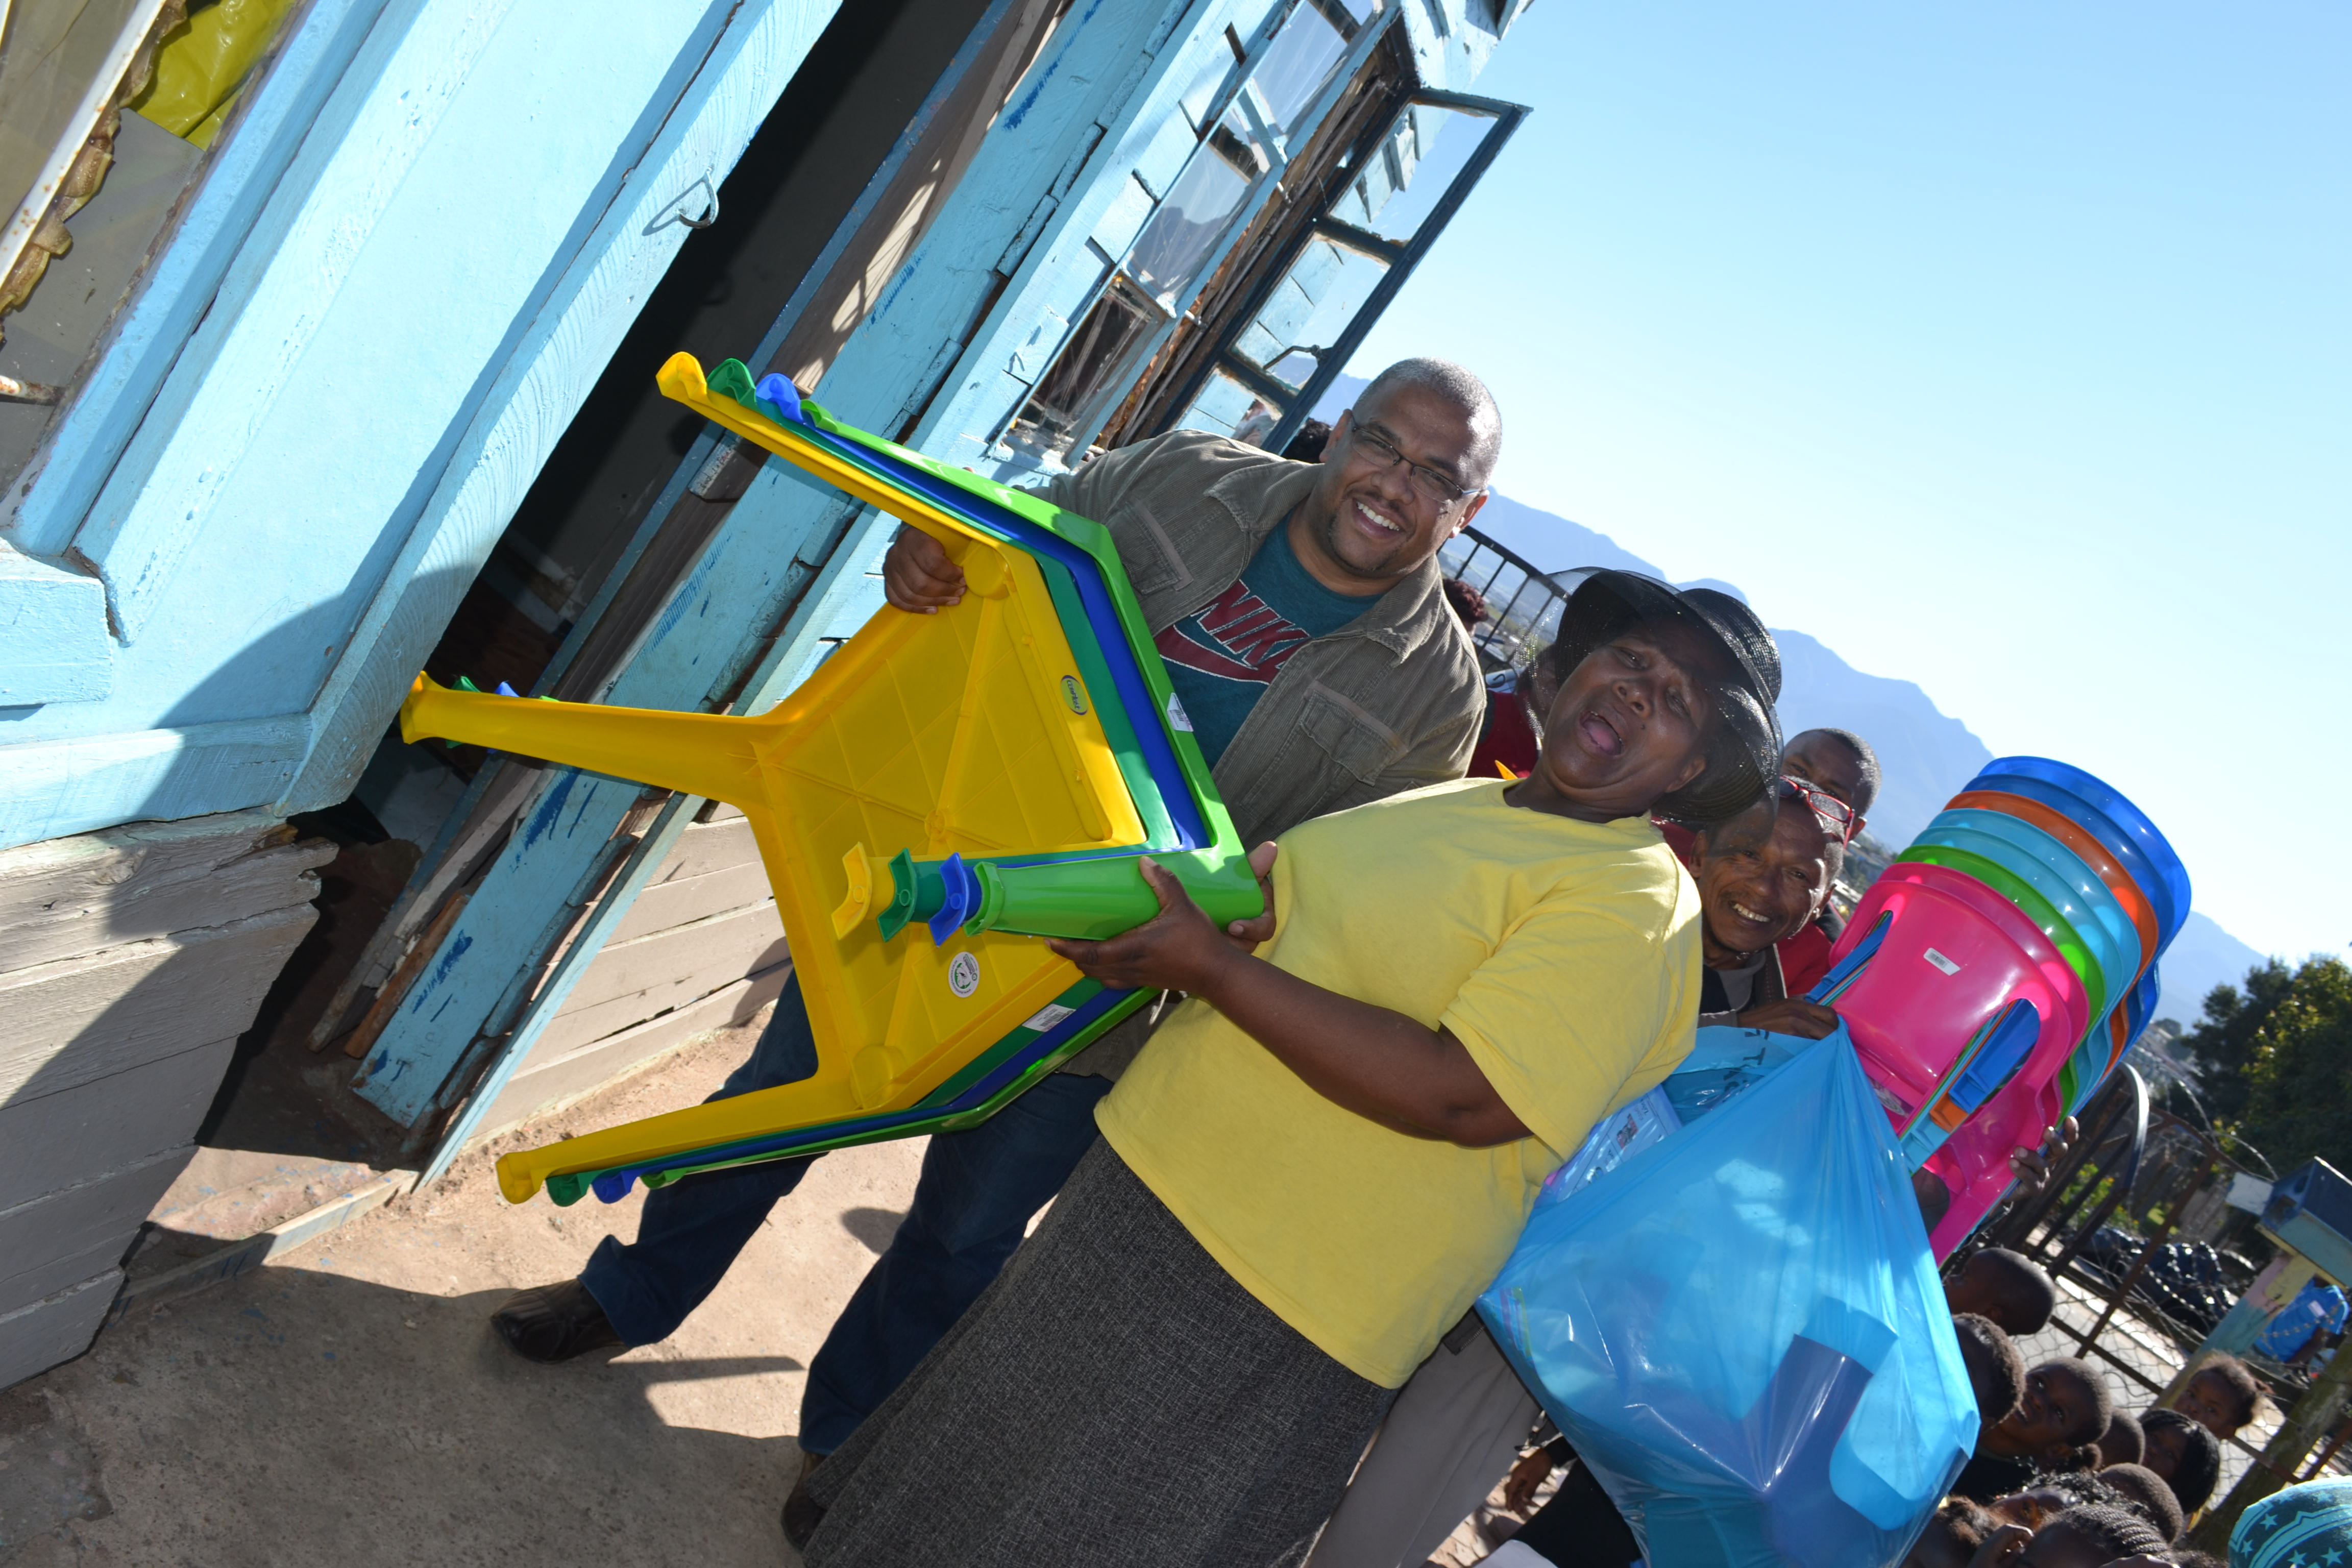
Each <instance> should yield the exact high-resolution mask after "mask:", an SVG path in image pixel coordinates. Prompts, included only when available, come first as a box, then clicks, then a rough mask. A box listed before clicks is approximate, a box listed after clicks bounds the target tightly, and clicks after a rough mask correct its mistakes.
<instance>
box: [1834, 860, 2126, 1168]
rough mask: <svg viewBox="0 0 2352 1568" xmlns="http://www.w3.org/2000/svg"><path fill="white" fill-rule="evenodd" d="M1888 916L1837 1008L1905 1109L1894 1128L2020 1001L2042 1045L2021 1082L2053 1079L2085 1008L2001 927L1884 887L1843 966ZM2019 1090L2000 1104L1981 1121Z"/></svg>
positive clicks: (1932, 897) (1941, 895) (1867, 906)
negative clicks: (2032, 1016) (2037, 1025)
mask: <svg viewBox="0 0 2352 1568" xmlns="http://www.w3.org/2000/svg"><path fill="white" fill-rule="evenodd" d="M1882 913H1888V914H1891V915H1892V916H1893V917H1894V918H1893V923H1892V924H1891V925H1890V926H1889V927H1888V929H1887V931H1886V934H1885V939H1884V940H1883V942H1882V943H1881V945H1880V947H1879V949H1878V952H1877V953H1876V954H1875V956H1874V957H1873V958H1872V959H1871V961H1870V962H1869V963H1868V964H1867V965H1866V966H1864V968H1863V970H1862V971H1861V973H1859V974H1858V975H1856V976H1855V977H1854V979H1853V982H1852V983H1851V984H1849V985H1847V986H1846V988H1845V989H1844V990H1843V992H1842V993H1841V994H1839V995H1838V996H1837V1000H1836V1004H1835V1005H1836V1008H1837V1013H1838V1016H1840V1017H1841V1018H1843V1019H1844V1020H1845V1022H1846V1026H1847V1029H1848V1032H1849V1033H1850V1034H1851V1035H1852V1036H1853V1043H1854V1049H1855V1052H1856V1054H1857V1055H1858V1056H1860V1057H1861V1058H1862V1064H1863V1068H1864V1070H1865V1071H1866V1072H1868V1073H1869V1075H1870V1077H1871V1079H1872V1081H1873V1082H1874V1083H1875V1084H1876V1085H1877V1086H1878V1088H1879V1089H1880V1091H1881V1092H1882V1094H1884V1095H1885V1096H1886V1097H1888V1098H1889V1099H1890V1100H1894V1101H1895V1102H1897V1103H1898V1104H1899V1105H1900V1106H1901V1107H1902V1110H1901V1112H1900V1113H1897V1114H1895V1121H1896V1123H1897V1124H1898V1125H1900V1124H1901V1123H1902V1122H1904V1121H1908V1120H1909V1113H1910V1112H1912V1111H1914V1110H1916V1109H1917V1108H1918V1107H1919V1106H1921V1105H1923V1104H1925V1103H1926V1102H1927V1100H1928V1098H1929V1097H1930V1096H1932V1095H1933V1094H1934V1093H1935V1091H1936V1088H1937V1084H1938V1083H1939V1082H1940V1081H1941V1080H1942V1079H1943V1078H1944V1076H1945V1074H1946V1073H1947V1071H1948V1069H1949V1068H1951V1066H1952V1064H1953V1063H1954V1062H1955V1061H1956V1060H1958V1058H1959V1056H1960V1054H1961V1052H1962V1051H1963V1050H1965V1049H1966V1047H1968V1045H1969V1041H1970V1040H1971V1039H1972V1038H1974V1037H1975V1036H1976V1034H1977V1031H1978V1030H1979V1029H1980V1028H1982V1027H1983V1026H1985V1024H1986V1023H1987V1022H1989V1021H1990V1019H1991V1018H1992V1017H1993V1016H1994V1015H1995V1014H1997V1013H1998V1012H2000V1009H2001V1008H2002V1007H2003V1006H2005V1005H2008V1004H2009V1003H2010V1002H2011V1001H2012V1000H2014V999H2020V998H2021V999H2023V1000H2025V1001H2028V1002H2031V1003H2032V1005H2033V1007H2034V1010H2035V1011H2036V1012H2037V1013H2039V1014H2040V1015H2041V1016H2042V1029H2041V1032H2040V1036H2039V1037H2038V1038H2037V1040H2036V1043H2035V1045H2034V1047H2033V1051H2032V1055H2031V1056H2030V1057H2029V1058H2027V1063H2026V1066H2025V1067H2024V1068H2021V1069H2020V1074H2019V1081H2020V1082H2027V1083H2031V1084H2032V1085H2034V1086H2036V1087H2038V1086H2039V1085H2040V1084H2042V1083H2043V1082H2045V1081H2047V1079H2049V1077H2050V1076H2051V1074H2053V1073H2054V1072H2056V1071H2057V1068H2058V1064H2059V1063H2061V1062H2063V1060H2064V1059H2065V1054H2066V1052H2067V1051H2068V1050H2070V1049H2071V1048H2072V1047H2073V1046H2074V1041H2075V1039H2077V1038H2079V1032H2069V1026H2070V1025H2072V1024H2074V1021H2075V1020H2076V1019H2079V1018H2080V1017H2081V1016H2083V1011H2082V1005H2081V1003H2080V1001H2079V1000H2074V1001H2073V1002H2072V1003H2071V1005H2070V1000H2069V998H2068V997H2066V996H2065V995H2063V994H2061V993H2060V992H2059V991H2058V990H2056V989H2055V988H2053V985H2052V984H2051V982H2050V979H2049V977H2048V976H2047V975H2045V974H2044V973H2043V971H2042V966H2041V965H2040V964H2039V963H2036V962H2035V961H2034V957H2033V955H2032V954H2031V953H2030V952H2027V951H2026V950H2025V949H2024V948H2023V947H2021V945H2020V944H2019V943H2018V942H2016V941H2014V940H2012V939H2011V936H2010V935H2009V933H2008V932H2007V931H2004V930H2003V929H2002V926H2001V924H2000V923H1999V922H1997V921H1994V920H1992V919H1990V918H1988V916H1986V915H1985V914H1984V913H1982V912H1980V911H1979V910H1978V909H1976V908H1974V907H1972V906H1971V904H1970V903H1969V902H1968V901H1965V900H1963V899H1961V898H1959V897H1956V896H1955V895H1954V893H1953V892H1952V891H1951V890H1949V889H1946V888H1935V887H1929V886H1927V885H1926V884H1925V883H1924V882H1919V881H1909V880H1896V879H1893V878H1892V877H1887V878H1882V879H1880V880H1879V881H1878V882H1876V883H1875V884H1874V885H1873V886H1872V888H1871V889H1870V891H1869V892H1868V893H1867V894H1865V895H1864V899H1863V901H1862V903H1861V904H1860V905H1859V906H1858V907H1857V908H1856V909H1855V910H1854V914H1853V920H1852V921H1850V922H1849V923H1848V924H1847V926H1846V931H1845V935H1844V936H1843V938H1841V939H1840V942H1839V944H1838V950H1837V952H1836V953H1835V955H1834V956H1835V957H1838V958H1843V957H1844V956H1845V955H1846V953H1847V952H1851V951H1852V950H1853V949H1854V948H1855V947H1857V946H1858V945H1859V944H1860V943H1861V942H1862V941H1863V940H1864V938H1865V937H1866V936H1867V935H1868V934H1869V932H1870V931H1871V929H1872V928H1873V927H1874V926H1875V925H1876V924H1877V922H1878V919H1879V916H1880V915H1881V914H1882ZM2043 945H2045V946H2046V945H2047V944H2046V943H2045V944H2043ZM2053 956H2054V954H2053ZM2014 1087H2015V1086H2014V1085H2012V1086H2011V1089H2004V1090H2003V1091H2002V1093H2001V1095H1997V1096H1996V1097H1995V1098H1994V1100H1993V1101H1992V1102H1991V1103H1990V1104H1989V1105H1988V1106H1987V1107H1986V1108H1985V1110H1983V1111H1979V1117H1981V1116H1983V1115H1985V1114H1987V1113H1989V1112H1990V1111H1991V1110H1992V1109H1993V1108H1994V1106H1997V1105H1998V1104H2000V1100H2001V1099H2002V1098H2003V1097H2005V1096H2007V1095H2008V1094H2010V1093H2011V1092H2012V1090H2013V1089H2014ZM1972 1120H1973V1119H1972ZM1962 1131H1966V1129H1965V1128H1963V1129H1961V1130H1960V1131H1955V1132H1954V1133H1953V1134H1952V1136H1953V1137H1954V1138H1958V1137H1959V1136H1960V1135H1961V1132H1962Z"/></svg>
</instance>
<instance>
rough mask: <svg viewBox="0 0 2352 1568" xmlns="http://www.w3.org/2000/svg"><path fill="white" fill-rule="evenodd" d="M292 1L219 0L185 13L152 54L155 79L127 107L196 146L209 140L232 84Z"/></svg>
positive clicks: (249, 66) (208, 143) (233, 93)
mask: <svg viewBox="0 0 2352 1568" xmlns="http://www.w3.org/2000/svg"><path fill="white" fill-rule="evenodd" d="M293 8H294V0H220V4H219V5H213V6H208V7H207V8H205V10H202V11H199V12H197V13H196V14H195V15H194V16H191V17H189V18H188V19H187V21H186V22H185V23H184V24H183V25H182V26H179V27H176V28H174V29H173V32H172V34H171V36H170V37H167V38H165V39H164V40H163V47H162V48H161V49H159V50H157V51H156V54H155V79H154V80H153V81H152V82H151V83H149V84H148V88H147V90H146V91H145V92H142V93H141V94H140V95H139V96H138V97H137V98H134V99H132V100H131V108H133V109H135V110H138V111H139V112H140V113H142V114H143V115H145V116H146V117H147V118H148V119H150V120H152V121H154V122H155V123H156V124H158V125H160V126H162V127H163V129H164V130H166V131H168V132H171V133H172V134H173V135H174V136H180V137H184V138H186V139H187V140H188V141H190V142H194V143H195V144H196V145H197V146H199V147H209V146H211V145H212V140H213V137H214V136H215V135H216V134H218V132H219V131H220V124H221V119H222V117H223V116H224V115H226V113H227V112H228V106H229V104H230V102H231V101H232V100H234V99H235V98H236V91H237V89H238V88H240V87H241V86H243V85H244V83H245V79H246V77H247V74H249V73H250V72H251V71H252V69H253V67H254V62H255V61H257V60H258V59H260V58H261V53H262V51H263V50H264V49H266V48H268V47H269V40H270V39H271V38H273V37H276V36H277V34H278V24H279V23H281V22H283V21H284V20H285V19H286V14H287V13H288V12H289V11H291V10H292V9H293Z"/></svg>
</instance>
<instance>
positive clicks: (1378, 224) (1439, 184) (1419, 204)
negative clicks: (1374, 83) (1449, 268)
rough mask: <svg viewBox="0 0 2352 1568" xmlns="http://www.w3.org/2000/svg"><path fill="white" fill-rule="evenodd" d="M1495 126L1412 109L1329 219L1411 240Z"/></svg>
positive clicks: (1459, 113)
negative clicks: (1336, 219)
mask: <svg viewBox="0 0 2352 1568" xmlns="http://www.w3.org/2000/svg"><path fill="white" fill-rule="evenodd" d="M1493 123H1494V121H1493V119H1492V118H1491V117H1490V116H1487V115H1484V114H1474V113H1471V112H1469V111H1468V110H1459V109H1441V108H1438V107H1436V106H1434V105H1433V104H1426V103H1416V104H1413V105H1412V106H1411V107H1409V108H1408V109H1406V110H1405V111H1404V113H1403V114H1402V115H1400V116H1399V117H1398V119H1397V122H1396V126H1395V128H1394V129H1393V130H1391V132H1389V134H1388V137H1387V139H1386V140H1385V141H1383V142H1381V145H1380V148H1379V150H1378V151H1377V152H1375V153H1372V154H1371V155H1370V157H1368V158H1366V159H1365V160H1364V164H1363V167H1362V168H1361V169H1360V171H1359V172H1358V173H1357V175H1356V178H1355V180H1354V182H1353V183H1352V184H1349V187H1348V190H1347V192H1346V194H1345V195H1342V196H1341V197H1340V198H1339V201H1338V202H1337V203H1336V204H1335V205H1333V207H1332V209H1331V216H1334V217H1336V218H1339V219H1340V220H1341V221H1342V222H1346V223H1351V224H1354V225H1355V226H1357V227H1359V228H1368V229H1370V230H1371V231H1372V232H1373V233H1374V234H1377V235H1381V236H1382V237H1385V238H1388V239H1396V240H1405V239H1411V238H1412V235H1413V231H1414V230H1416V229H1418V228H1419V227H1420V226H1421V223H1422V220H1423V218H1425V217H1427V216H1429V212H1430V209H1431V208H1432V207H1433V206H1435V205H1437V199H1438V198H1439V197H1440V196H1442V195H1444V194H1445V188H1446V187H1447V186H1448V185H1450V184H1453V183H1454V176H1455V175H1456V174H1460V173H1461V172H1462V167H1463V165H1464V164H1465V163H1468V162H1469V161H1470V155H1471V154H1472V153H1475V152H1476V151H1477V150H1478V143H1479V142H1481V141H1482V140H1484V139H1485V137H1486V132H1487V129H1488V127H1490V126H1491V125H1493Z"/></svg>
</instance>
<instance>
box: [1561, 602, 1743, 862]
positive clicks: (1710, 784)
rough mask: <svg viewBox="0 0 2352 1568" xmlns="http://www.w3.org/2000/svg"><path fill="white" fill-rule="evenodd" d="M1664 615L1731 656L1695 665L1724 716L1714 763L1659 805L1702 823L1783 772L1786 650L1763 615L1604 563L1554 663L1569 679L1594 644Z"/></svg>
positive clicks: (1567, 609) (1566, 625) (1712, 746)
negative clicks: (1780, 707) (1780, 706)
mask: <svg viewBox="0 0 2352 1568" xmlns="http://www.w3.org/2000/svg"><path fill="white" fill-rule="evenodd" d="M1657 621H1672V622H1675V623H1677V624H1679V625H1681V626H1686V627H1688V628H1690V629H1691V630H1693V631H1695V632H1696V633H1698V634H1699V635H1700V636H1701V637H1702V638H1704V639H1705V641H1706V645H1707V646H1708V647H1710V648H1712V649H1715V650H1717V651H1719V652H1720V653H1721V654H1722V656H1723V658H1722V659H1721V661H1720V662H1719V663H1717V665H1716V666H1715V668H1709V669H1706V670H1702V671H1698V672H1697V673H1698V674H1699V675H1700V676H1701V677H1702V679H1705V680H1706V684H1707V689H1708V690H1709V692H1710V693H1711V694H1712V696H1713V697H1714V699H1715V710H1716V714H1717V718H1718V719H1719V720H1720V721H1721V722H1720V724H1718V725H1717V727H1716V729H1715V731H1714V732H1713V734H1712V735H1710V737H1709V738H1708V742H1707V753H1706V771H1705V772H1704V773H1700V774H1699V776H1698V777H1697V778H1696V779H1694V780H1692V781H1691V782H1690V783H1689V784H1685V785H1684V786H1683V787H1682V788H1680V789H1678V790H1676V791H1675V792H1674V793H1673V794H1672V795H1665V796H1663V797H1662V798H1660V800H1659V801H1658V804H1657V811H1658V814H1659V815H1660V816H1671V817H1674V818H1675V819H1676V820H1677V821H1682V822H1687V823H1690V824H1692V825H1693V826H1702V827H1703V826H1706V825H1708V824H1710V823H1716V822H1722V821H1725V820H1727V819H1728V818H1730V817H1734V816H1738V815H1739V813H1741V812H1742V811H1745V810H1747V809H1748V807H1749V806H1750V805H1754V804H1755V803H1756V801H1757V799H1758V798H1759V796H1761V795H1763V793H1764V789H1765V786H1766V785H1767V784H1769V783H1770V782H1771V781H1772V779H1773V777H1774V775H1776V774H1778V773H1780V719H1779V717H1778V715H1776V714H1775V713H1774V711H1773V708H1772V705H1773V704H1774V703H1775V702H1777V701H1779V700H1780V645H1779V644H1778V643H1775V642H1774V641H1773V640H1772V634H1771V633H1770V632H1769V631H1768V630H1766V629H1765V626H1764V623H1763V622H1761V621H1759V620H1758V619H1757V618H1756V613H1755V612H1754V611H1753V610H1750V609H1749V608H1748V606H1747V605H1744V604H1741V603H1740V602H1739V601H1738V599H1736V598H1734V597H1732V596H1731V595H1728V594H1724V593H1718V592H1717V591H1716V590H1715V589H1712V588H1691V589H1687V590H1685V589H1680V588H1676V587H1674V586H1672V585H1671V584H1665V583H1661V582H1659V581H1658V580H1657V579H1656V578H1655V577H1646V576H1643V574H1640V573H1638V572H1619V571H1615V570H1613V569H1606V568H1604V569H1603V570H1601V571H1597V572H1594V573H1593V574H1591V575H1590V576H1588V577H1586V578H1585V579H1584V581H1583V582H1581V583H1580V584H1577V587H1576V591H1575V592H1574V593H1573V594H1570V595H1569V599H1568V603H1567V605H1565V606H1564V607H1563V608H1562V609H1561V611H1560V616H1559V640H1558V641H1557V642H1555V643H1554V644H1553V645H1552V648H1551V653H1550V656H1549V657H1550V658H1551V661H1552V668H1553V669H1555V670H1557V671H1558V672H1559V674H1560V675H1561V676H1562V677H1563V678H1564V677H1566V676H1567V675H1568V673H1569V672H1570V671H1571V670H1573V669H1574V668H1576V667H1577V666H1578V665H1580V664H1581V663H1583V662H1584V658H1585V656H1586V655H1588V654H1590V653H1591V652H1592V650H1593V649H1595V648H1597V647H1601V646H1602V645H1603V644H1605V643H1607V642H1609V641H1610V640H1611V639H1612V638H1614V637H1622V636H1623V635H1624V634H1625V633H1626V632H1628V631H1630V630H1632V629H1633V627H1635V626H1644V625H1647V624H1650V623H1652V622H1657Z"/></svg>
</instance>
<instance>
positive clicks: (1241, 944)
mask: <svg viewBox="0 0 2352 1568" xmlns="http://www.w3.org/2000/svg"><path fill="white" fill-rule="evenodd" d="M1281 853H1282V847H1281V846H1280V845H1277V844H1275V843H1273V842H1271V841H1269V842H1267V843H1265V844H1261V845H1259V846H1258V847H1256V848H1255V849H1253V850H1251V851H1250V852H1249V868H1250V871H1251V873H1252V874H1253V875H1255V877H1256V878H1257V890H1258V894H1259V896H1260V897H1262V898H1263V899H1265V912H1264V913H1262V914H1258V915H1255V916H1252V917H1251V918H1250V919H1248V920H1245V921H1234V923H1233V924H1231V925H1229V926H1227V927H1226V928H1225V940H1226V941H1228V942H1232V943H1233V944H1234V946H1235V947H1237V948H1240V949H1241V950H1242V951H1243V952H1256V951H1257V950H1258V945H1259V944H1260V943H1261V942H1271V941H1273V940H1274V860H1275V857H1276V856H1277V855H1279V854H1281Z"/></svg>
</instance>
